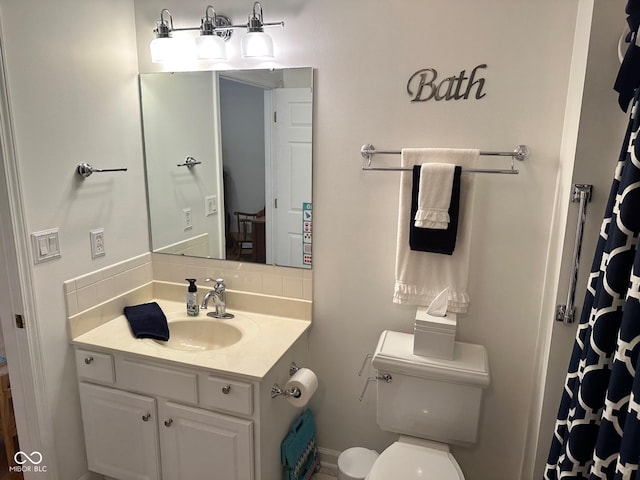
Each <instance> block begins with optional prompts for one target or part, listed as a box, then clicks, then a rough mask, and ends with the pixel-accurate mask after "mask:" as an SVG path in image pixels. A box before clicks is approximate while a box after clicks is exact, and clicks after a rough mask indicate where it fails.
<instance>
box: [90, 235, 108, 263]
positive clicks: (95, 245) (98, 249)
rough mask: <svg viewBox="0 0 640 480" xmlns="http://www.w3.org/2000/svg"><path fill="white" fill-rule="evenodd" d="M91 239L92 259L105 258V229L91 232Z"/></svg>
mask: <svg viewBox="0 0 640 480" xmlns="http://www.w3.org/2000/svg"><path fill="white" fill-rule="evenodd" d="M89 237H90V239H91V258H98V257H104V256H105V254H106V251H105V248H104V228H96V229H95V230H91V231H90V232H89Z"/></svg>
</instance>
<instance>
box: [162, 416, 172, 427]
mask: <svg viewBox="0 0 640 480" xmlns="http://www.w3.org/2000/svg"><path fill="white" fill-rule="evenodd" d="M172 424H173V419H172V418H170V419H169V420H165V421H164V426H165V427H170V426H171V425H172Z"/></svg>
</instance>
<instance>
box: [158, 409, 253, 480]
mask: <svg viewBox="0 0 640 480" xmlns="http://www.w3.org/2000/svg"><path fill="white" fill-rule="evenodd" d="M160 421H161V423H162V424H161V425H160V444H161V450H162V478H163V480H182V479H185V480H186V479H194V480H195V479H199V478H202V479H205V478H216V479H218V478H219V479H225V480H226V479H229V480H231V479H251V478H253V422H252V421H251V420H242V419H239V418H233V417H230V416H228V415H220V414H218V413H215V412H210V411H207V410H203V409H201V408H191V407H187V406H184V405H180V404H176V403H173V402H163V403H162V404H161V405H160Z"/></svg>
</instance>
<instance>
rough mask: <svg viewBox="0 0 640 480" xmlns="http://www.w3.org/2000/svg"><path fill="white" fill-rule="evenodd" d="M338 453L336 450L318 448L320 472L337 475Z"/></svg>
mask: <svg viewBox="0 0 640 480" xmlns="http://www.w3.org/2000/svg"><path fill="white" fill-rule="evenodd" d="M340 453H342V452H338V451H336V450H329V449H328V448H322V447H318V455H319V456H320V472H322V473H325V474H327V475H333V476H334V477H335V476H337V475H338V457H339V456H340Z"/></svg>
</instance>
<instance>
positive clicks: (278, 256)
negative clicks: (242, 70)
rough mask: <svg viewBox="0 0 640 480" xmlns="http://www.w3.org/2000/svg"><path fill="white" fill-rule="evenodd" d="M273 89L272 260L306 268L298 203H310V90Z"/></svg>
mask: <svg viewBox="0 0 640 480" xmlns="http://www.w3.org/2000/svg"><path fill="white" fill-rule="evenodd" d="M274 93H275V111H276V116H275V119H276V122H275V125H274V135H273V138H274V139H275V162H274V163H275V165H274V167H275V169H274V170H275V176H274V178H275V184H276V185H275V198H276V199H277V208H274V215H273V219H274V222H273V225H274V234H273V244H274V248H273V254H274V263H276V264H277V265H290V266H295V267H301V268H303V267H306V268H309V267H310V265H305V264H304V263H303V255H304V252H303V241H302V240H303V239H302V235H303V228H302V227H303V222H304V220H303V218H302V207H303V204H305V203H311V118H312V108H311V100H312V92H311V89H309V88H279V89H276V90H274ZM275 205H276V204H275V203H274V206H275Z"/></svg>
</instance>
